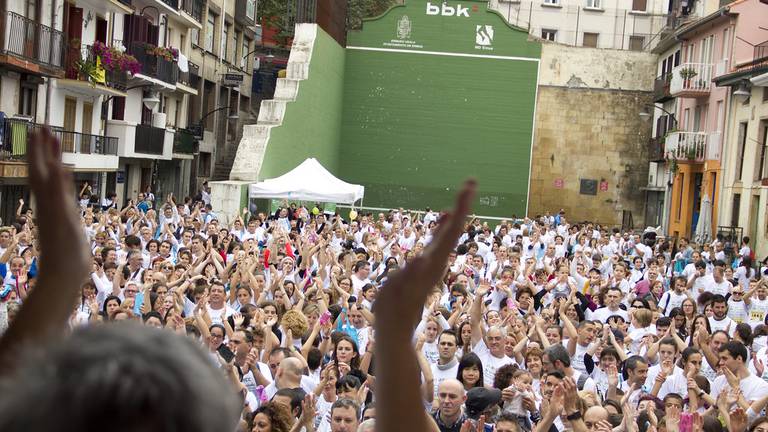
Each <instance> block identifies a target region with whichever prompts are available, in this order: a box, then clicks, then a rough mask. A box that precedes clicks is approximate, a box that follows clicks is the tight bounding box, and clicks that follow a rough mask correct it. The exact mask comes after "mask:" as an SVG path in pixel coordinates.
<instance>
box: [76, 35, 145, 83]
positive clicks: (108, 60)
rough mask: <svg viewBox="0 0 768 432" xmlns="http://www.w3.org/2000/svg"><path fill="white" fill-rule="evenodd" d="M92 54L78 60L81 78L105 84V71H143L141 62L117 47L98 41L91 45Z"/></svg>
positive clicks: (134, 72)
mask: <svg viewBox="0 0 768 432" xmlns="http://www.w3.org/2000/svg"><path fill="white" fill-rule="evenodd" d="M91 53H92V54H93V55H92V56H86V58H84V59H81V60H79V61H78V62H77V68H78V70H79V74H80V77H81V79H84V80H86V81H89V82H90V83H91V84H93V85H96V84H105V83H106V77H105V72H130V73H132V74H136V73H138V72H139V71H141V64H140V63H139V62H138V61H137V60H136V58H135V57H133V56H132V55H128V54H125V53H124V52H122V51H121V50H119V49H117V48H115V47H108V46H106V45H104V44H103V43H101V42H99V41H96V42H94V43H93V45H92V46H91Z"/></svg>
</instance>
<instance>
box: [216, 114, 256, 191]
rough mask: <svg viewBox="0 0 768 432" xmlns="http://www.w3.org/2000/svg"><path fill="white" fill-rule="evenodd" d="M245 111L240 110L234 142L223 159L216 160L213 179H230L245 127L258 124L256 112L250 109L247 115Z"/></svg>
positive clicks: (227, 148) (228, 147)
mask: <svg viewBox="0 0 768 432" xmlns="http://www.w3.org/2000/svg"><path fill="white" fill-rule="evenodd" d="M243 113H244V111H240V117H241V118H240V121H239V122H238V130H237V133H236V134H235V139H234V140H233V142H232V143H230V145H228V146H227V147H226V150H225V152H224V156H223V157H222V158H221V160H219V161H218V162H216V164H215V165H214V167H213V174H212V175H211V180H213V181H220V180H229V174H230V172H231V171H232V165H233V164H234V163H235V157H237V149H238V147H239V143H240V141H241V140H242V137H243V132H244V130H245V127H246V126H249V125H254V124H256V122H257V120H258V119H257V116H256V114H255V113H253V112H251V111H250V109H249V110H248V111H247V112H245V115H244V114H243Z"/></svg>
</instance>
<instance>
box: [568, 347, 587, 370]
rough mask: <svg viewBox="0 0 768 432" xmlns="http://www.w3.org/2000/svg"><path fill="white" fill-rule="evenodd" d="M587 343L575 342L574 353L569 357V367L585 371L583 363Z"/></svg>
mask: <svg viewBox="0 0 768 432" xmlns="http://www.w3.org/2000/svg"><path fill="white" fill-rule="evenodd" d="M588 350H589V345H587V346H582V345H581V344H579V343H578V342H576V353H575V354H574V355H573V357H571V367H572V368H574V369H575V370H577V371H579V372H581V373H587V367H586V366H585V365H584V355H586V354H587V351H588Z"/></svg>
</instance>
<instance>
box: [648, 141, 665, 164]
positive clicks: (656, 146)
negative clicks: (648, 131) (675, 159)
mask: <svg viewBox="0 0 768 432" xmlns="http://www.w3.org/2000/svg"><path fill="white" fill-rule="evenodd" d="M648 160H649V161H650V162H660V161H663V160H664V137H656V138H651V139H649V140H648Z"/></svg>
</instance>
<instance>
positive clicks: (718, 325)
mask: <svg viewBox="0 0 768 432" xmlns="http://www.w3.org/2000/svg"><path fill="white" fill-rule="evenodd" d="M709 328H711V329H712V333H714V332H716V331H718V330H723V331H725V332H726V333H728V336H733V333H734V332H735V331H736V323H735V322H733V320H732V319H730V318H728V317H727V316H726V317H725V318H723V319H721V320H720V321H718V320H716V319H715V317H709Z"/></svg>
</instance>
